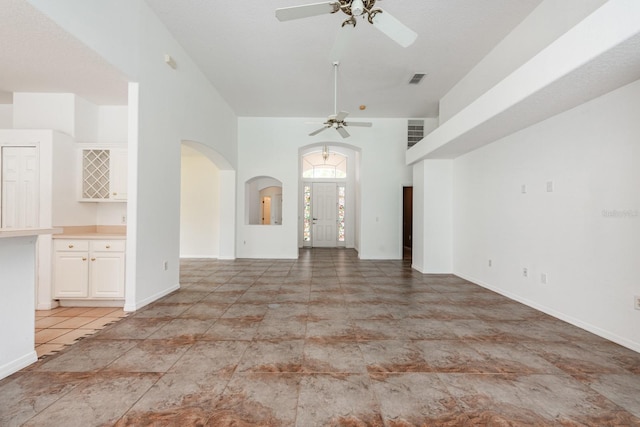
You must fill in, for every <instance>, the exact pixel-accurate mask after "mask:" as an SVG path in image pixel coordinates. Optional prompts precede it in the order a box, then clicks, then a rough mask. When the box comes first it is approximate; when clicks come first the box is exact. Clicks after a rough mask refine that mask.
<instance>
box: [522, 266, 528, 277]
mask: <svg viewBox="0 0 640 427" xmlns="http://www.w3.org/2000/svg"><path fill="white" fill-rule="evenodd" d="M522 277H529V270H527V268H526V267H525V268H523V269H522Z"/></svg>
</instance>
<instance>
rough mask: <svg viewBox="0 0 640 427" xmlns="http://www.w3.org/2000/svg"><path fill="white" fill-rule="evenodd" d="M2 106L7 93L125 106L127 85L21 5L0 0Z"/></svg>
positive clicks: (26, 5) (12, 0)
mask: <svg viewBox="0 0 640 427" xmlns="http://www.w3.org/2000/svg"><path fill="white" fill-rule="evenodd" d="M0 11H2V12H0V103H11V96H10V94H11V92H60V93H75V94H77V95H78V96H80V97H82V98H85V99H87V100H88V101H91V102H93V103H95V104H99V105H121V104H126V103H127V80H126V78H125V77H124V76H123V75H122V74H121V73H120V72H118V70H116V69H115V68H114V67H112V66H111V65H109V64H108V63H107V62H106V61H104V60H103V59H102V58H101V57H100V56H98V55H97V54H96V53H95V52H93V51H92V50H90V49H89V48H87V47H86V46H85V45H84V44H82V43H80V42H79V41H78V40H76V39H75V38H73V37H72V36H71V35H69V34H68V33H67V32H65V31H63V30H62V29H61V28H60V27H58V26H57V25H56V24H55V23H54V22H52V21H51V20H50V19H48V18H47V17H46V16H44V15H43V14H42V13H40V12H39V11H38V10H36V9H35V8H34V7H33V6H31V5H29V3H28V2H26V1H25V0H0Z"/></svg>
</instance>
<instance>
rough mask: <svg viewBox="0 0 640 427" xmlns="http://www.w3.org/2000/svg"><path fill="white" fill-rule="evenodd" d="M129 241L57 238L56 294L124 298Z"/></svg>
mask: <svg viewBox="0 0 640 427" xmlns="http://www.w3.org/2000/svg"><path fill="white" fill-rule="evenodd" d="M125 244H126V243H125V241H124V240H90V239H55V241H54V265H53V270H54V274H53V277H54V282H53V285H54V298H57V299H75V300H92V299H97V300H99V299H122V298H124V278H125V271H124V268H125Z"/></svg>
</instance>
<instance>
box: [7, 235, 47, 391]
mask: <svg viewBox="0 0 640 427" xmlns="http://www.w3.org/2000/svg"><path fill="white" fill-rule="evenodd" d="M35 242H36V236H31V237H16V238H5V239H2V238H0V271H2V277H1V278H0V292H2V298H0V321H1V322H2V326H3V327H2V328H0V339H1V340H2V347H0V379H2V378H4V377H6V376H8V375H11V374H12V373H14V372H16V371H19V370H20V369H22V368H24V367H25V366H28V365H30V364H31V363H33V362H35V361H36V360H37V359H38V356H37V355H36V352H35V349H34V348H35V345H34V334H33V331H34V328H35V319H34V315H33V313H34V311H35V307H34V303H33V301H34V299H35V295H34V293H35V291H34V290H35V284H34V276H35V263H36V261H35Z"/></svg>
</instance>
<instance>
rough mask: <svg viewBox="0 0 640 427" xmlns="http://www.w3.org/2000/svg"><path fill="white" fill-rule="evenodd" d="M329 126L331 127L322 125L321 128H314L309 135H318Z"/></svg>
mask: <svg viewBox="0 0 640 427" xmlns="http://www.w3.org/2000/svg"><path fill="white" fill-rule="evenodd" d="M329 127H330V126H323V127H321V128H320V129H318V130H314V131H313V132H311V133H310V134H309V136H314V135H317V134H319V133H320V132H322V131H324V130H327V129H329Z"/></svg>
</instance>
